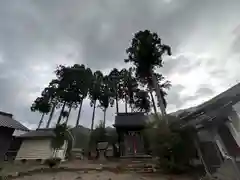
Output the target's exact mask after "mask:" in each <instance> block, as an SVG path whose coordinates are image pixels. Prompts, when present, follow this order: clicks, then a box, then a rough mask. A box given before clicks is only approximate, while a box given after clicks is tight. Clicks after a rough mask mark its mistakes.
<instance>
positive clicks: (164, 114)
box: [152, 72, 168, 123]
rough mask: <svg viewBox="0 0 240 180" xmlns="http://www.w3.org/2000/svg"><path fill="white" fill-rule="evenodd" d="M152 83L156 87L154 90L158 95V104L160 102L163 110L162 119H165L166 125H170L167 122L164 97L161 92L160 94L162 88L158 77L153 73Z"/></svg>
mask: <svg viewBox="0 0 240 180" xmlns="http://www.w3.org/2000/svg"><path fill="white" fill-rule="evenodd" d="M152 81H153V85H154V89H155V91H156V95H157V99H158V102H159V105H160V109H161V112H162V117H163V119H164V120H165V121H166V123H168V120H167V116H166V115H167V114H166V109H165V106H164V104H163V97H162V95H161V92H160V87H159V84H158V82H157V77H156V76H155V74H154V73H153V72H152Z"/></svg>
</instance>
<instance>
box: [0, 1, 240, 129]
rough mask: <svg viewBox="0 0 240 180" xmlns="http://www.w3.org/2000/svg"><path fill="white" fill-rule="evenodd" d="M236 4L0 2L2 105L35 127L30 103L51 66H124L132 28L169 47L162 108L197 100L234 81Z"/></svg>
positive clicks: (239, 65) (239, 28)
mask: <svg viewBox="0 0 240 180" xmlns="http://www.w3.org/2000/svg"><path fill="white" fill-rule="evenodd" d="M239 7H240V1H239V0H147V1H146V0H21V1H20V0H0V84H1V85H0V110H1V111H6V112H10V113H13V114H14V117H15V119H17V120H19V121H20V122H22V123H23V124H25V125H26V126H28V127H29V128H35V127H36V125H37V123H38V121H39V119H40V115H39V114H38V113H32V112H30V109H29V107H30V106H31V103H32V101H33V100H34V99H35V98H36V97H37V96H39V95H40V92H41V91H42V89H43V88H44V86H46V85H47V84H48V82H49V81H50V80H51V79H52V78H53V77H54V74H53V70H54V68H55V67H56V65H57V64H69V65H72V64H73V63H84V64H86V65H87V66H89V67H91V68H93V69H94V70H96V69H100V70H102V71H103V72H109V70H110V69H112V68H114V67H116V68H122V67H123V65H124V63H123V59H124V58H125V56H126V54H125V49H126V48H127V47H128V46H129V43H130V40H131V38H132V36H133V33H135V32H137V31H139V30H145V29H150V30H152V31H155V32H157V33H158V34H159V36H160V37H161V38H162V41H163V42H164V43H165V44H169V45H170V46H171V47H172V51H173V56H172V57H171V58H165V59H164V60H165V64H164V67H163V68H162V69H160V70H159V71H160V72H162V73H163V74H164V75H165V76H166V77H167V78H168V79H169V80H170V81H171V82H172V85H173V86H172V88H171V90H170V91H169V95H168V104H169V105H168V111H169V112H170V111H175V110H177V109H181V108H186V107H190V106H194V105H197V104H199V103H201V102H203V101H205V100H207V99H209V98H210V97H213V96H214V95H216V94H218V93H220V92H221V91H223V90H226V89H227V88H229V87H230V86H232V85H234V84H236V83H238V82H239V80H240V79H239V77H240V72H239V69H240V54H239V52H240V20H239V17H240V11H239ZM120 110H121V111H124V106H122V105H121V107H120ZM114 112H115V109H114V108H109V110H108V114H107V124H108V125H111V124H112V123H113V120H114ZM58 115H59V114H57V113H56V114H55V118H56V117H57V116H58ZM91 115H92V108H91V107H90V106H89V101H88V100H85V101H84V105H83V113H82V116H81V120H80V122H81V124H82V125H84V126H88V127H89V126H90V122H91ZM101 119H103V113H102V111H101V109H98V110H97V112H96V123H97V122H98V121H99V120H101ZM45 120H47V118H46V119H45ZM75 120H76V112H74V113H73V114H72V115H71V117H70V123H71V124H74V123H75ZM53 124H54V122H53Z"/></svg>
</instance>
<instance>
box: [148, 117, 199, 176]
mask: <svg viewBox="0 0 240 180" xmlns="http://www.w3.org/2000/svg"><path fill="white" fill-rule="evenodd" d="M155 118H156V119H155V120H158V122H151V123H150V124H148V126H147V128H146V130H145V132H144V133H145V136H147V138H148V143H149V144H147V145H148V148H149V149H150V150H151V151H152V153H153V154H154V155H156V156H157V157H158V158H159V164H160V166H161V167H162V168H163V169H164V170H165V171H166V172H171V173H181V172H184V171H186V170H188V168H189V167H190V161H191V160H192V158H193V157H194V156H195V148H194V145H193V142H192V140H191V138H190V136H189V134H188V132H186V131H179V130H177V129H174V130H173V129H172V128H171V125H170V126H169V125H166V124H165V121H163V120H159V118H157V117H155ZM171 118H174V117H169V119H171ZM174 120H175V119H174ZM174 120H172V121H174ZM170 122H171V121H170ZM145 138H146V137H145Z"/></svg>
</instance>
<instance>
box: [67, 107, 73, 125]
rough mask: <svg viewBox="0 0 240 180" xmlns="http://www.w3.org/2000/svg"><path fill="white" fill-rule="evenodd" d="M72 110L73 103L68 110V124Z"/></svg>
mask: <svg viewBox="0 0 240 180" xmlns="http://www.w3.org/2000/svg"><path fill="white" fill-rule="evenodd" d="M71 110H72V104H71V105H70V107H69V110H68V115H67V119H66V124H67V123H68V119H69V116H70V113H71Z"/></svg>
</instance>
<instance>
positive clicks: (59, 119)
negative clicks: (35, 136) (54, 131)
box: [57, 101, 66, 124]
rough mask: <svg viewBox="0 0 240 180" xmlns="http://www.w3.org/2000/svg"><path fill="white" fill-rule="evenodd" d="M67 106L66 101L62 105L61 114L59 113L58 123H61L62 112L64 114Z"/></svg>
mask: <svg viewBox="0 0 240 180" xmlns="http://www.w3.org/2000/svg"><path fill="white" fill-rule="evenodd" d="M65 106H66V101H65V102H64V104H63V106H62V110H61V112H60V115H59V117H58V121H57V124H59V123H60V121H61V118H62V114H63V111H64V109H65Z"/></svg>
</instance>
